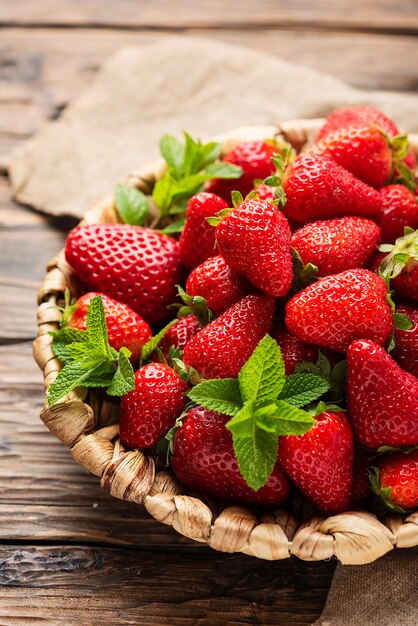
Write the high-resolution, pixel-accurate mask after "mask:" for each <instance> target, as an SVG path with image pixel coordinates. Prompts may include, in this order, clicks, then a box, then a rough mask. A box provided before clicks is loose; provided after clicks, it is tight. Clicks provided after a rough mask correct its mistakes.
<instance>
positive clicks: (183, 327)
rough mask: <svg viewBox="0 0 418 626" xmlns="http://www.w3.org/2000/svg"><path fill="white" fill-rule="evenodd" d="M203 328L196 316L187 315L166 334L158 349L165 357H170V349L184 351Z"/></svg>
mask: <svg viewBox="0 0 418 626" xmlns="http://www.w3.org/2000/svg"><path fill="white" fill-rule="evenodd" d="M202 328H203V326H202V324H201V323H200V322H199V320H198V319H197V317H195V316H194V315H186V316H185V317H180V318H179V319H178V320H177V321H176V322H175V323H174V324H173V325H172V326H171V327H170V328H169V329H168V330H167V332H166V333H165V335H164V337H163V338H162V339H161V341H160V343H159V344H158V347H159V348H160V350H161V352H162V353H163V355H164V357H165V358H167V357H168V353H169V352H170V348H171V347H174V348H178V349H179V350H183V349H184V347H185V346H186V344H187V342H188V341H190V339H191V338H192V337H194V335H196V334H197V333H198V332H199V331H201V330H202Z"/></svg>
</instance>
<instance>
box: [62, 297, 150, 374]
mask: <svg viewBox="0 0 418 626" xmlns="http://www.w3.org/2000/svg"><path fill="white" fill-rule="evenodd" d="M100 295H101V296H102V302H103V306H104V310H105V315H106V325H107V335H108V340H109V344H110V345H111V346H112V348H114V349H115V350H117V351H118V352H119V350H120V349H121V348H122V347H125V348H128V349H129V350H130V351H131V361H132V363H136V362H137V361H139V359H140V358H141V349H142V346H143V345H144V344H145V343H147V341H149V340H150V339H151V337H152V332H151V329H150V327H149V326H148V324H147V323H146V321H145V320H143V319H142V317H141V316H140V315H138V313H135V311H132V309H131V308H129V307H128V306H127V305H126V304H123V303H122V302H118V301H117V300H114V299H113V298H109V296H105V295H104V294H99V293H95V292H94V291H91V292H89V293H85V294H84V296H81V298H79V299H78V300H77V302H76V303H75V309H74V311H73V312H72V313H71V316H70V317H69V319H68V326H70V327H71V328H78V330H86V317H87V310H88V306H89V304H90V301H91V299H92V298H94V297H95V296H100Z"/></svg>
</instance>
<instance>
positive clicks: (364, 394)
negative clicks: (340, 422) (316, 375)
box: [347, 340, 418, 449]
mask: <svg viewBox="0 0 418 626" xmlns="http://www.w3.org/2000/svg"><path fill="white" fill-rule="evenodd" d="M347 402H348V412H349V415H350V418H351V421H352V424H353V428H354V433H355V435H356V437H357V440H358V441H359V443H360V444H361V445H363V446H366V447H367V448H373V449H378V448H380V447H381V446H414V445H416V444H418V378H416V377H415V376H413V375H412V374H408V373H407V372H405V371H404V370H403V369H401V368H400V367H399V365H398V364H397V363H396V362H395V361H394V360H393V359H392V357H391V356H389V354H387V353H386V352H385V351H384V349H383V348H381V347H380V346H378V345H377V344H375V343H373V341H365V340H358V341H354V342H353V343H352V344H351V346H350V347H349V349H348V352H347Z"/></svg>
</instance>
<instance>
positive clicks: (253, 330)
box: [183, 294, 275, 378]
mask: <svg viewBox="0 0 418 626" xmlns="http://www.w3.org/2000/svg"><path fill="white" fill-rule="evenodd" d="M274 309H275V303H274V300H273V298H270V297H269V296H265V295H264V294H259V295H250V296H246V297H245V298H243V299H242V300H240V301H239V302H237V303H236V304H234V305H233V306H231V308H230V309H228V310H227V311H225V313H222V315H220V316H219V317H218V318H217V319H216V320H214V321H213V322H211V323H210V324H208V326H206V327H205V328H204V329H203V330H201V331H200V333H197V335H195V336H194V337H192V339H191V340H190V341H189V343H188V344H187V346H186V347H185V349H184V353H183V360H184V362H185V364H186V365H188V366H191V367H193V368H194V369H195V370H197V371H198V372H199V374H200V375H201V376H202V378H236V377H237V376H238V373H239V371H240V369H241V367H242V366H243V365H244V363H245V362H246V361H247V360H248V359H249V357H250V356H251V354H252V353H253V351H254V349H255V348H256V346H257V344H258V343H259V341H261V339H262V338H263V337H264V335H266V334H267V333H268V332H269V330H270V328H271V324H272V321H273V314H274Z"/></svg>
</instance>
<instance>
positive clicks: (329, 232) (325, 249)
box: [292, 217, 380, 276]
mask: <svg viewBox="0 0 418 626" xmlns="http://www.w3.org/2000/svg"><path fill="white" fill-rule="evenodd" d="M379 239H380V229H379V227H378V226H377V225H376V224H375V223H374V222H372V221H371V220H368V219H366V218H364V217H341V218H339V219H335V220H325V221H321V222H312V223H310V224H306V225H305V226H303V227H302V228H301V229H300V230H297V231H296V232H295V233H294V234H293V237H292V246H293V247H294V248H296V250H297V251H298V252H299V254H300V256H301V258H302V261H303V263H304V264H305V265H306V264H307V263H313V264H314V265H316V266H317V267H318V275H319V276H327V275H328V274H338V273H339V272H343V271H344V270H349V269H354V268H356V267H365V266H366V265H367V263H368V261H369V260H370V258H371V256H372V255H373V253H374V252H375V251H376V249H377V245H378V243H379Z"/></svg>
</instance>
